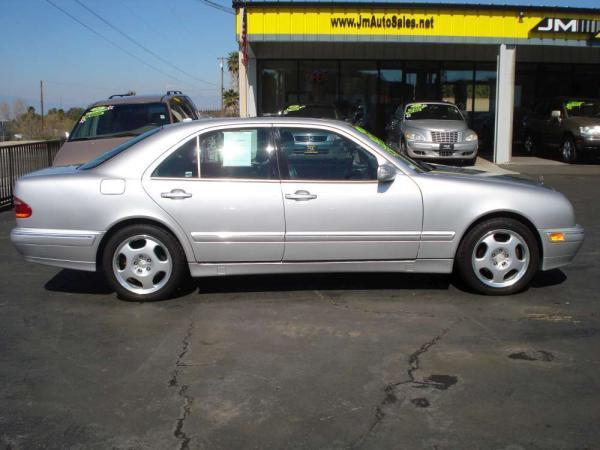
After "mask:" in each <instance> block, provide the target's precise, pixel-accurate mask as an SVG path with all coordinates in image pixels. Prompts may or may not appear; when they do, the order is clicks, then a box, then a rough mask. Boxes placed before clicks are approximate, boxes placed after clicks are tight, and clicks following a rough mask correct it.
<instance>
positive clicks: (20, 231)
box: [10, 227, 103, 272]
mask: <svg viewBox="0 0 600 450" xmlns="http://www.w3.org/2000/svg"><path fill="white" fill-rule="evenodd" d="M102 235H103V233H102V232H99V231H81V230H56V229H44V228H25V227H17V228H13V230H12V231H11V232H10V240H11V241H12V243H13V245H14V246H15V248H16V249H17V251H18V252H19V253H20V254H21V255H23V257H24V258H25V260H27V261H30V262H37V263H41V264H47V265H50V266H58V267H64V268H67V269H76V270H86V271H91V272H93V271H95V270H96V253H97V250H98V246H99V245H100V240H101V239H102Z"/></svg>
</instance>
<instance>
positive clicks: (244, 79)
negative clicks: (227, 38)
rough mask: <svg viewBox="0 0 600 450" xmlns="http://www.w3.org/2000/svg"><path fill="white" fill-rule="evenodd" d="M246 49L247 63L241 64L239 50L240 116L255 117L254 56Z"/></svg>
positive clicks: (255, 82)
mask: <svg viewBox="0 0 600 450" xmlns="http://www.w3.org/2000/svg"><path fill="white" fill-rule="evenodd" d="M250 55H251V52H250V51H248V65H247V66H244V65H243V64H242V52H239V72H238V79H239V80H238V86H239V89H238V92H239V95H240V117H256V84H257V76H256V58H252V57H251V56H250Z"/></svg>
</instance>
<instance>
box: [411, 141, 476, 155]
mask: <svg viewBox="0 0 600 450" xmlns="http://www.w3.org/2000/svg"><path fill="white" fill-rule="evenodd" d="M477 148H478V143H477V141H472V142H457V143H455V144H454V148H453V149H452V150H440V144H438V143H434V142H422V141H406V149H407V151H408V156H410V157H411V158H415V159H475V158H476V157H477Z"/></svg>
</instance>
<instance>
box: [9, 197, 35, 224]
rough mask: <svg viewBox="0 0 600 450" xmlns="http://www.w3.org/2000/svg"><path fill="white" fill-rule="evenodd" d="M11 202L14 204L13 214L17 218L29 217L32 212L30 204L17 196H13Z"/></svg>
mask: <svg viewBox="0 0 600 450" xmlns="http://www.w3.org/2000/svg"><path fill="white" fill-rule="evenodd" d="M13 203H14V205H15V216H16V217H17V219H27V218H28V217H31V214H33V211H32V210H31V206H29V205H28V204H27V203H25V202H24V201H23V200H21V199H20V198H19V197H15V198H14V202H13Z"/></svg>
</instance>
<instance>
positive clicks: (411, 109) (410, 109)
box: [406, 103, 427, 117]
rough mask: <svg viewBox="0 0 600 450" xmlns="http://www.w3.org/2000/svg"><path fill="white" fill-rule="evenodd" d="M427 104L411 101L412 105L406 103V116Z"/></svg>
mask: <svg viewBox="0 0 600 450" xmlns="http://www.w3.org/2000/svg"><path fill="white" fill-rule="evenodd" d="M426 107H427V105H424V104H423V103H413V104H412V105H408V108H406V117H410V114H413V113H416V112H421V111H423V110H424V109H425V108H426Z"/></svg>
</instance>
